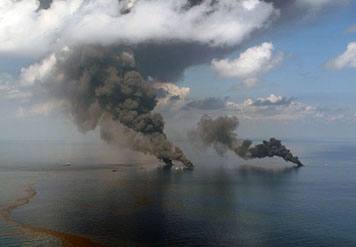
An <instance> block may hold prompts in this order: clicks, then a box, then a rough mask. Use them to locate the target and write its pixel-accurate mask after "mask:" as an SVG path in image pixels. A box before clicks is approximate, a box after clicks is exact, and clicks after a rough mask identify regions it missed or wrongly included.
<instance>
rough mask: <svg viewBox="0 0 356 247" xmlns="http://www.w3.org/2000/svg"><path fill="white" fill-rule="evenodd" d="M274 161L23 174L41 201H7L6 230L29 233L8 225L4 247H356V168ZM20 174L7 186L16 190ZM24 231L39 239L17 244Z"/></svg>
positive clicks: (1, 240) (101, 167)
mask: <svg viewBox="0 0 356 247" xmlns="http://www.w3.org/2000/svg"><path fill="white" fill-rule="evenodd" d="M310 157H312V156H310ZM321 158H322V157H321ZM335 160H336V159H335ZM220 162H227V163H228V164H224V165H219V163H220ZM261 162H262V165H261ZM265 162H266V163H264V164H263V161H259V162H256V164H258V166H256V165H254V164H248V165H240V166H236V165H231V164H229V161H224V160H219V159H205V160H204V157H203V158H202V161H200V162H199V159H197V158H196V160H195V163H196V164H197V169H195V170H194V171H176V170H167V169H162V168H160V167H158V166H157V164H152V163H149V164H142V163H140V164H131V165H100V164H96V165H89V164H88V165H87V166H80V167H76V166H75V164H73V165H72V167H64V166H63V165H62V166H53V167H52V168H51V169H47V170H46V172H45V173H40V172H32V171H21V174H20V175H18V176H17V177H18V178H21V181H25V182H23V184H22V187H21V186H19V191H20V190H21V189H20V188H22V190H23V191H25V190H24V188H26V184H30V182H33V179H30V177H36V184H35V186H34V188H35V189H36V191H37V194H36V195H35V196H34V197H33V198H31V200H30V203H28V204H26V205H22V204H23V203H22V204H21V203H19V202H21V200H17V199H19V198H26V197H24V196H23V194H21V193H19V194H20V196H19V197H17V198H12V199H11V198H10V197H9V199H8V200H6V202H7V203H9V202H17V206H16V207H17V208H16V209H15V208H14V207H13V208H11V210H12V214H11V215H9V214H8V217H9V219H8V220H7V221H11V220H13V222H17V223H19V224H20V226H13V227H12V228H11V227H10V226H9V224H8V223H6V224H3V223H0V230H1V231H0V232H4V231H2V230H5V229H7V230H8V231H7V232H8V234H6V235H4V234H3V235H0V246H19V245H20V244H18V245H16V244H14V242H13V240H14V239H17V241H18V243H21V244H22V243H27V246H46V245H44V244H43V243H44V241H52V243H53V245H47V246H55V245H54V244H57V245H58V246H61V245H63V246H100V245H99V244H97V245H95V243H100V244H102V245H103V246H355V243H356V237H355V236H356V235H355V233H356V228H355V227H354V221H355V220H356V212H355V210H354V208H355V206H356V182H355V180H354V176H353V174H354V173H355V172H356V168H355V167H354V166H350V165H345V164H343V163H342V162H341V163H342V165H339V164H337V163H336V161H335V163H330V165H329V166H327V167H326V166H321V165H319V164H320V163H321V160H320V159H317V158H316V156H314V158H313V159H312V158H309V160H308V166H307V167H305V168H301V169H293V168H290V167H288V166H285V165H284V166H283V165H282V166H281V165H275V164H276V163H278V162H280V161H279V160H274V159H269V160H265ZM268 162H271V163H268ZM278 164H280V163H278ZM282 164H283V163H282ZM267 167H268V168H267ZM112 168H115V169H117V172H112ZM0 169H1V167H0ZM6 169H7V173H9V171H8V169H9V168H8V167H7V168H6ZM14 170H16V168H14ZM35 170H36V169H35ZM18 173H19V172H18ZM16 174H17V173H16V171H14V172H12V175H11V176H7V175H2V177H1V179H2V180H1V183H2V184H6V183H8V186H9V187H11V185H10V184H12V183H15V182H16ZM36 174H37V175H36ZM0 176H1V175H0ZM10 177H11V178H10ZM26 180H27V181H26ZM30 192H31V191H29V192H28V194H27V196H29V195H32V196H33V195H34V193H32V194H31V193H30ZM32 192H33V191H32ZM1 193H2V195H5V196H6V195H10V194H11V195H12V194H16V193H18V192H16V193H15V191H13V193H9V191H7V190H2V191H1ZM22 193H23V192H22ZM25 196H26V193H25ZM27 199H29V198H28V197H27ZM0 202H1V205H6V203H5V201H4V200H3V201H0ZM22 202H24V201H22ZM26 202H27V201H26ZM7 205H8V204H7ZM2 212H3V218H6V217H5V216H6V213H5V212H6V211H4V210H3V211H2ZM8 212H9V211H8ZM4 213H5V214H4ZM10 216H11V220H10ZM16 227H17V228H16ZM19 228H22V231H24V228H27V230H31V231H32V232H36V233H38V234H37V235H36V234H33V235H28V236H22V237H15V234H14V232H20V231H21V229H19ZM16 229H17V230H16ZM25 231H26V230H25ZM5 232H6V231H5ZM43 235H45V236H43ZM22 238H23V239H22ZM29 239H30V240H31V241H29ZM41 244H42V245H41ZM80 244H82V245H80Z"/></svg>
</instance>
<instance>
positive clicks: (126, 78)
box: [42, 45, 193, 167]
mask: <svg viewBox="0 0 356 247" xmlns="http://www.w3.org/2000/svg"><path fill="white" fill-rule="evenodd" d="M113 51H116V52H113ZM50 74H51V78H47V80H51V83H48V84H45V85H42V88H44V89H45V91H46V93H49V95H50V97H52V98H53V97H54V98H56V99H58V100H59V101H61V102H64V103H63V106H64V107H65V109H66V110H67V111H68V112H69V113H70V115H71V116H72V117H73V119H74V122H75V123H76V124H77V126H78V127H79V129H80V130H81V131H83V132H86V131H89V130H93V129H95V128H96V127H97V126H99V127H100V132H101V137H102V138H103V139H104V140H106V141H107V142H115V141H119V142H125V144H126V145H127V146H129V147H130V148H131V149H133V150H136V151H140V152H144V153H149V154H152V155H154V156H156V157H157V158H158V159H159V160H162V161H163V162H165V163H166V164H168V165H172V161H173V160H176V161H180V162H182V163H183V164H184V165H185V166H187V167H193V164H192V163H191V162H190V161H189V160H188V159H187V158H186V157H185V156H184V154H183V152H182V151H181V150H180V149H179V148H178V147H174V146H173V144H172V143H171V142H170V141H169V140H168V139H167V136H166V135H165V133H164V131H163V129H164V120H163V118H162V116H161V115H160V114H158V113H153V112H152V110H153V109H154V108H155V106H156V103H157V100H156V90H155V88H154V87H153V83H152V82H150V81H146V80H144V79H143V78H142V77H141V75H140V73H139V72H137V71H136V70H135V59H134V57H133V55H132V54H131V53H130V52H129V51H125V50H121V51H118V50H114V49H112V48H110V47H102V46H94V45H85V46H77V47H74V48H72V49H70V50H66V51H63V52H62V53H61V54H57V55H56V64H55V65H54V66H53V68H52V71H51V73H50ZM113 124H114V125H113ZM115 124H116V125H117V126H115ZM118 133H120V135H118Z"/></svg>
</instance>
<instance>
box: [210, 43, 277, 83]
mask: <svg viewBox="0 0 356 247" xmlns="http://www.w3.org/2000/svg"><path fill="white" fill-rule="evenodd" d="M273 50H274V46H273V44H272V43H267V42H265V43H263V44H261V45H260V46H254V47H251V48H249V49H247V50H246V51H244V52H243V53H241V54H240V56H239V58H236V59H234V60H230V59H222V60H216V59H213V60H212V61H211V66H212V68H213V69H214V70H215V71H216V72H217V74H218V76H220V77H223V78H242V79H244V83H243V85H238V86H237V87H239V86H242V87H252V86H254V85H255V84H256V83H257V82H258V77H259V75H260V74H261V73H264V72H268V71H270V70H272V69H273V68H275V67H276V66H277V65H279V64H280V63H281V62H282V60H283V53H282V52H278V53H277V54H275V55H273Z"/></svg>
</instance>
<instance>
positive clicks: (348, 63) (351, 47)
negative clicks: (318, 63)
mask: <svg viewBox="0 0 356 247" xmlns="http://www.w3.org/2000/svg"><path fill="white" fill-rule="evenodd" d="M345 67H350V68H356V42H351V43H349V44H348V45H347V49H346V51H345V52H344V53H343V54H341V55H340V56H338V57H336V58H334V59H331V60H330V61H329V62H328V63H327V64H326V68H328V69H342V68H345Z"/></svg>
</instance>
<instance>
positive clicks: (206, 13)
mask: <svg viewBox="0 0 356 247" xmlns="http://www.w3.org/2000/svg"><path fill="white" fill-rule="evenodd" d="M190 2H192V1H175V0H157V1H147V0H141V1H117V0H102V1H94V0H89V1H88V0H70V1H69V0H64V1H63V0H54V1H53V2H52V3H51V4H50V1H41V2H40V1H37V0H26V1H12V0H4V1H1V2H0V16H1V17H2V18H1V19H0V43H1V47H0V53H9V54H21V55H24V54H27V55H34V56H41V55H43V54H45V53H46V52H48V51H51V50H55V49H58V48H62V47H63V46H65V45H69V46H71V45H74V44H78V43H88V42H92V43H100V44H103V45H109V44H113V43H116V44H125V45H127V44H142V43H147V42H157V43H162V42H165V41H172V40H175V41H178V42H191V43H194V42H197V43H202V44H207V45H209V46H225V45H227V46H232V45H236V44H239V43H240V42H241V41H243V40H244V39H246V37H248V36H249V35H250V34H251V33H252V32H253V31H255V30H259V29H263V28H265V27H267V26H268V25H269V24H270V21H271V20H273V19H274V17H276V16H278V14H279V11H278V10H276V9H275V8H274V7H273V4H271V3H267V2H263V1H258V0H238V1H229V0H220V1H208V0H207V1H202V2H201V3H200V4H195V5H191V6H189V3H190ZM147 20H149V21H147Z"/></svg>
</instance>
